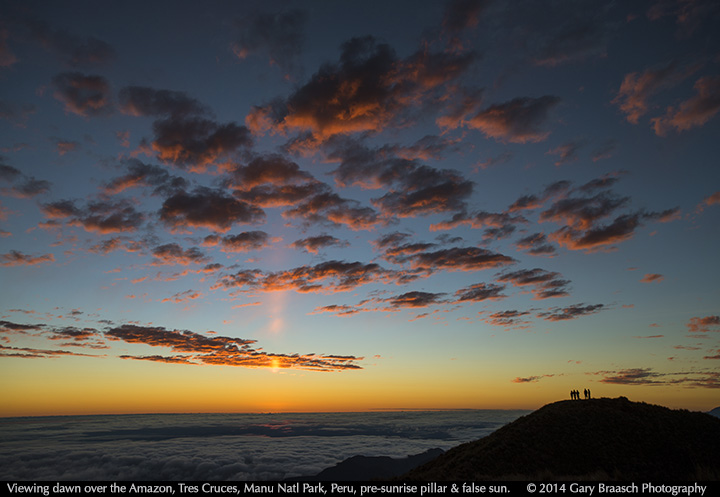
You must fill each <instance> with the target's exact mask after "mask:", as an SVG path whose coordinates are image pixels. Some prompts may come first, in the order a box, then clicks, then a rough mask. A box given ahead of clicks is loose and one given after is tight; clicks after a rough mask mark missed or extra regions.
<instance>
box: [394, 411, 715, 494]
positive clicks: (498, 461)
mask: <svg viewBox="0 0 720 497" xmlns="http://www.w3.org/2000/svg"><path fill="white" fill-rule="evenodd" d="M401 479H403V480H420V481H422V480H433V481H448V480H465V481H471V480H496V481H497V480H563V479H572V480H626V481H630V480H645V481H649V480H661V481H669V480H718V479H720V419H717V418H715V417H713V416H711V415H709V414H707V413H702V412H690V411H685V410H671V409H668V408H667V407H661V406H657V405H651V404H646V403H644V402H631V401H629V400H628V399H627V398H625V397H620V398H617V399H608V398H600V399H589V400H583V401H581V402H578V401H573V400H564V401H560V402H555V403H553V404H548V405H546V406H544V407H542V408H540V409H538V410H537V411H534V412H532V413H531V414H528V415H526V416H523V417H521V418H519V419H517V420H515V421H513V422H512V423H509V424H507V425H505V426H504V427H502V428H500V429H499V430H497V431H495V432H493V433H492V434H490V435H488V436H487V437H484V438H481V439H480V440H476V441H474V442H469V443H465V444H462V445H460V446H458V447H455V448H453V449H450V450H448V451H447V452H446V453H444V454H443V455H441V456H439V457H438V458H437V459H435V460H433V461H430V462H428V463H426V464H424V465H422V466H419V467H418V468H415V469H414V470H412V471H410V472H408V473H406V474H405V475H403V476H402V477H401Z"/></svg>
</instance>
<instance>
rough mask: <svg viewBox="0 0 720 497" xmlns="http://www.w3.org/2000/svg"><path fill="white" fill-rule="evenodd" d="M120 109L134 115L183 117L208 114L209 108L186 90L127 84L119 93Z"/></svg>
mask: <svg viewBox="0 0 720 497" xmlns="http://www.w3.org/2000/svg"><path fill="white" fill-rule="evenodd" d="M118 100H119V102H120V110H121V111H122V112H123V113H125V114H130V115H132V116H156V117H157V116H166V117H167V116H172V117H174V118H177V119H182V118H185V117H187V116H190V115H203V114H207V113H208V112H209V110H208V109H207V107H205V106H204V105H203V104H202V103H200V102H199V101H198V100H196V99H194V98H191V97H189V96H188V95H187V94H186V93H185V92H181V91H173V90H158V89H155V88H149V87H146V86H126V87H124V88H122V89H121V90H120V92H119V93H118Z"/></svg>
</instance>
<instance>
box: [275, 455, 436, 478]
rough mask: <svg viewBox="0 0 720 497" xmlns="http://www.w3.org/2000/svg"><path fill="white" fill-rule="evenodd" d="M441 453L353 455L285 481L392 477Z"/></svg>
mask: <svg viewBox="0 0 720 497" xmlns="http://www.w3.org/2000/svg"><path fill="white" fill-rule="evenodd" d="M442 453H443V450H442V449H429V450H426V451H425V452H423V453H421V454H415V455H413V456H407V457H405V458H403V459H393V458H391V457H388V456H378V457H369V456H353V457H351V458H349V459H345V460H344V461H342V462H339V463H337V464H336V465H335V466H333V467H332V468H327V469H324V470H322V471H321V472H320V473H318V474H317V475H315V476H296V477H294V478H287V479H286V480H285V481H370V480H372V479H382V478H385V479H387V478H393V477H396V476H400V475H402V474H403V473H407V472H408V471H410V470H411V469H413V468H415V467H417V466H419V465H421V464H424V463H426V462H428V461H431V460H433V459H435V458H436V457H438V456H439V455H441V454H442Z"/></svg>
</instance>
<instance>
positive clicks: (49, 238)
mask: <svg viewBox="0 0 720 497" xmlns="http://www.w3.org/2000/svg"><path fill="white" fill-rule="evenodd" d="M719 26H720V7H719V6H718V4H717V3H716V2H714V1H712V0H653V1H637V2H596V1H574V0H573V1H570V0H567V1H534V0H526V1H525V0H524V1H520V2H500V1H490V0H488V1H472V0H457V1H449V2H444V3H443V2H435V1H427V2H417V1H413V2H367V1H363V2H345V1H343V2H332V1H315V2H282V1H262V2H259V1H258V2H219V1H217V2H203V3H202V5H201V4H200V3H199V2H135V1H124V2H90V1H87V2H83V1H78V2H38V1H23V2H20V1H11V2H4V3H3V6H2V8H0V281H1V282H2V284H1V285H0V355H1V356H2V357H0V373H1V374H0V376H1V377H2V380H0V392H1V393H2V397H3V399H4V401H3V403H2V405H1V406H0V416H15V415H53V414H84V413H87V414H92V413H126V412H127V413H132V412H246V411H253V412H254V411H355V410H357V411H362V410H373V409H449V408H523V409H525V408H526V409H534V408H537V407H540V406H541V405H543V404H545V403H548V402H551V401H555V400H558V399H561V398H569V391H570V390H571V389H579V390H581V391H582V390H583V389H585V388H589V389H590V390H591V391H592V393H593V395H594V396H598V397H599V396H610V397H616V396H619V395H624V396H627V397H628V398H630V399H631V400H641V401H646V402H652V403H659V404H663V405H666V406H669V407H682V408H688V409H696V410H709V409H711V408H713V407H716V406H718V405H720V401H718V399H719V398H720V397H719V396H718V392H720V390H718V389H720V290H719V287H718V279H719V278H720V264H719V263H718V261H719V259H718V246H720V229H718V226H720V168H719V167H718V157H719V156H720V139H719V138H720V116H719V115H718V114H720V29H718V27H719Z"/></svg>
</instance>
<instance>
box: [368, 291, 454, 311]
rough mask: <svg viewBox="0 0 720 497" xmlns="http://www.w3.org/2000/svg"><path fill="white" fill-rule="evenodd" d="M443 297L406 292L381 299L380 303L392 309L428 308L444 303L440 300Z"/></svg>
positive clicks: (425, 293)
mask: <svg viewBox="0 0 720 497" xmlns="http://www.w3.org/2000/svg"><path fill="white" fill-rule="evenodd" d="M444 295H445V294H444V293H430V292H407V293H403V294H402V295H397V296H395V297H390V298H387V299H382V302H385V303H387V304H388V305H389V306H390V307H392V308H400V307H428V306H430V305H437V304H442V303H444V302H443V300H442V297H443V296H444Z"/></svg>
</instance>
